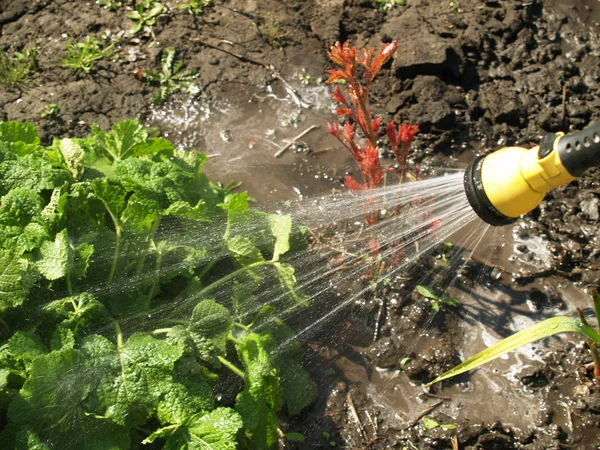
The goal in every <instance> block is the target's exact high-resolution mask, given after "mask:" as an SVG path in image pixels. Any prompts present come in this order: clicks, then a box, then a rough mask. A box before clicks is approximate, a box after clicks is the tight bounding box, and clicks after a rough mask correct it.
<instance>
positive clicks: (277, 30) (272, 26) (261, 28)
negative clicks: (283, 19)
mask: <svg viewBox="0 0 600 450" xmlns="http://www.w3.org/2000/svg"><path fill="white" fill-rule="evenodd" d="M254 25H255V26H256V29H257V30H258V34H259V35H260V37H262V38H263V39H264V40H265V41H266V42H267V43H268V44H269V45H271V46H272V47H275V48H278V49H279V50H282V49H283V40H284V38H285V37H286V36H287V35H288V33H287V32H285V33H284V32H283V31H281V23H280V22H279V21H278V20H277V19H275V17H274V16H273V14H271V13H267V17H266V18H265V20H264V21H263V22H262V23H261V24H256V23H255V24H254Z"/></svg>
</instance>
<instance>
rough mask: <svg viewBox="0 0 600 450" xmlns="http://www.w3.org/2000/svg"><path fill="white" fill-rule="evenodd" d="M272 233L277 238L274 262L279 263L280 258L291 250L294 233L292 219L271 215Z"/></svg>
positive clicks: (269, 217) (285, 216)
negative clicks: (291, 235) (291, 239)
mask: <svg viewBox="0 0 600 450" xmlns="http://www.w3.org/2000/svg"><path fill="white" fill-rule="evenodd" d="M268 220H269V224H270V226H271V233H273V236H275V239H276V240H275V249H274V250H273V261H278V260H279V256H281V255H283V254H284V253H285V252H287V251H288V250H289V249H290V233H291V232H292V217H291V216H288V215H283V214H269V216H268Z"/></svg>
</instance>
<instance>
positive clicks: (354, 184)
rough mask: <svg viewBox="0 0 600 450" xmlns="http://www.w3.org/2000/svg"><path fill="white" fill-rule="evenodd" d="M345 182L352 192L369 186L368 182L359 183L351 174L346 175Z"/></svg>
mask: <svg viewBox="0 0 600 450" xmlns="http://www.w3.org/2000/svg"><path fill="white" fill-rule="evenodd" d="M344 184H345V185H346V187H347V188H348V189H350V190H351V191H352V192H356V191H364V190H365V189H366V188H367V185H366V184H361V183H359V182H358V181H356V180H355V179H354V178H352V177H351V176H350V175H346V179H345V180H344Z"/></svg>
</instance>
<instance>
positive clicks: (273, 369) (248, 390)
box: [235, 333, 283, 449]
mask: <svg viewBox="0 0 600 450" xmlns="http://www.w3.org/2000/svg"><path fill="white" fill-rule="evenodd" d="M273 347H274V344H273V341H272V336H271V335H270V334H260V335H259V334H256V333H249V334H247V335H246V336H245V338H244V340H243V341H242V342H241V343H240V344H238V345H237V348H238V355H239V358H240V360H241V361H242V363H243V365H244V368H245V372H246V378H245V379H244V390H243V391H242V392H241V393H240V394H239V395H238V397H237V401H236V405H235V409H236V411H237V412H239V413H240V415H241V416H242V418H243V420H244V428H245V429H246V432H247V433H246V434H247V435H249V441H250V445H251V448H257V449H259V448H260V449H268V448H271V446H273V445H274V444H275V442H277V439H278V434H277V428H278V427H279V421H278V419H277V413H278V412H279V410H280V409H281V405H282V403H283V392H282V390H281V386H280V384H279V370H278V368H277V366H276V365H275V364H274V362H273V358H272V357H271V355H270V350H271V349H273Z"/></svg>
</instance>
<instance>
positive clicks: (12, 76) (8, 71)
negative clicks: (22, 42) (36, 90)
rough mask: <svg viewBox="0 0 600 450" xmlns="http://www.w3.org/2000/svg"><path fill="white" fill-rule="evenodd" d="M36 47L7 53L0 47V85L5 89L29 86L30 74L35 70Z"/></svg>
mask: <svg viewBox="0 0 600 450" xmlns="http://www.w3.org/2000/svg"><path fill="white" fill-rule="evenodd" d="M36 54H37V47H36V46H35V45H34V46H33V48H30V49H25V50H23V52H22V53H21V52H13V54H12V55H9V54H8V53H6V52H5V51H4V50H2V49H0V85H2V86H3V87H4V88H6V89H24V88H28V87H30V86H31V74H32V73H33V71H34V70H35V68H36V66H37V64H36V60H35V57H36Z"/></svg>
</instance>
